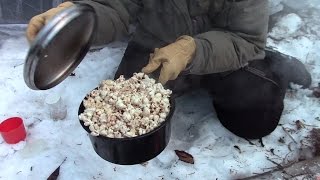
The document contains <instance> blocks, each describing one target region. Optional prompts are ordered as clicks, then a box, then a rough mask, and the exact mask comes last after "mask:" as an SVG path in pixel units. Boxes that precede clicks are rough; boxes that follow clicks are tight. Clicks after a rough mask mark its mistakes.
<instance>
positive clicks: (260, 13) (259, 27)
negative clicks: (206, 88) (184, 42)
mask: <svg viewBox="0 0 320 180" xmlns="http://www.w3.org/2000/svg"><path fill="white" fill-rule="evenodd" d="M226 2H228V3H227V6H228V7H227V8H226V9H227V10H228V11H225V10H224V12H227V13H226V17H225V18H223V20H222V21H223V22H222V21H221V19H212V20H216V21H217V23H219V21H221V22H222V23H221V24H224V25H225V28H219V29H213V30H212V31H209V32H205V33H202V34H198V35H196V36H194V39H195V41H196V45H197V48H196V53H195V55H194V59H193V61H192V63H191V64H190V65H188V68H187V70H188V73H190V74H197V75H202V74H210V73H220V72H226V71H232V70H237V69H240V68H241V67H244V66H246V65H247V63H248V61H250V60H256V59H263V58H264V57H265V52H264V48H265V45H266V38H267V30H268V20H269V13H268V0H242V1H232V2H230V1H227V0H226Z"/></svg>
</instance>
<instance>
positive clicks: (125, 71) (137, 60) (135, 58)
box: [114, 41, 153, 79]
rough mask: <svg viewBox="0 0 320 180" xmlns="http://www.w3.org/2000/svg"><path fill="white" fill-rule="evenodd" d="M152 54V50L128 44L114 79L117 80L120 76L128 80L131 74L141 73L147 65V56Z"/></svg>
mask: <svg viewBox="0 0 320 180" xmlns="http://www.w3.org/2000/svg"><path fill="white" fill-rule="evenodd" d="M152 52H153V49H150V48H148V47H144V46H143V45H140V44H138V43H136V42H134V41H131V42H129V43H128V46H127V49H126V51H125V53H124V56H123V58H122V60H121V63H120V64H119V67H118V70H117V71H116V74H115V77H114V79H117V78H119V77H120V75H123V76H124V77H125V78H130V77H132V76H133V73H139V72H141V69H142V68H143V67H144V66H145V65H146V64H147V63H148V61H149V55H150V53H152Z"/></svg>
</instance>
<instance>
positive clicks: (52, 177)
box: [47, 166, 60, 180]
mask: <svg viewBox="0 0 320 180" xmlns="http://www.w3.org/2000/svg"><path fill="white" fill-rule="evenodd" d="M59 173H60V166H59V167H58V168H57V169H56V170H54V171H53V173H52V174H51V175H50V176H49V177H48V179H47V180H57V178H58V176H59Z"/></svg>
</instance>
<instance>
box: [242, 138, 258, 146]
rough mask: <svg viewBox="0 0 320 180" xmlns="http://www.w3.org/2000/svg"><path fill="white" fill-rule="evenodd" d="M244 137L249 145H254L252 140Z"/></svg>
mask: <svg viewBox="0 0 320 180" xmlns="http://www.w3.org/2000/svg"><path fill="white" fill-rule="evenodd" d="M244 139H245V140H246V141H248V142H249V144H250V145H256V144H254V143H253V142H251V141H250V140H249V139H247V138H244Z"/></svg>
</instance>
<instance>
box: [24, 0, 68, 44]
mask: <svg viewBox="0 0 320 180" xmlns="http://www.w3.org/2000/svg"><path fill="white" fill-rule="evenodd" d="M73 5H74V4H73V3H72V2H64V3H61V4H60V5H59V6H57V7H56V8H52V9H49V10H48V11H46V12H44V13H42V14H39V15H36V16H34V17H33V18H32V19H31V20H30V22H29V24H28V27H27V32H26V36H27V39H28V41H29V43H30V42H32V41H33V40H34V38H35V37H36V35H37V34H38V32H39V31H40V30H41V29H42V27H43V26H44V25H46V24H47V23H48V21H49V20H50V19H51V18H52V17H53V16H54V15H56V14H57V13H58V12H60V11H62V10H64V9H66V8H68V7H70V6H73Z"/></svg>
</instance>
